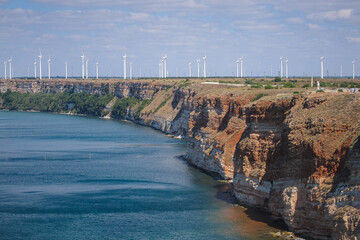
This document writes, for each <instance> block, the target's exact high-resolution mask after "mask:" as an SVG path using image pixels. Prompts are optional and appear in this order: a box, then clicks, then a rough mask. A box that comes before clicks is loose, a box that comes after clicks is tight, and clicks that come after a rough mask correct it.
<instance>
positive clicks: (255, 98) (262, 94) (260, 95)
mask: <svg viewBox="0 0 360 240" xmlns="http://www.w3.org/2000/svg"><path fill="white" fill-rule="evenodd" d="M265 96H267V94H265V93H259V94H258V95H256V96H255V97H254V99H253V100H252V101H253V102H255V101H257V100H259V99H260V98H262V97H265Z"/></svg>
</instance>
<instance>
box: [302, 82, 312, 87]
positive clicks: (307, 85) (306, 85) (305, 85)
mask: <svg viewBox="0 0 360 240" xmlns="http://www.w3.org/2000/svg"><path fill="white" fill-rule="evenodd" d="M302 87H303V88H309V87H310V84H308V83H307V84H304V85H303V86H302Z"/></svg>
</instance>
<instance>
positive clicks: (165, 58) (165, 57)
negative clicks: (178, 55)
mask: <svg viewBox="0 0 360 240" xmlns="http://www.w3.org/2000/svg"><path fill="white" fill-rule="evenodd" d="M166 62H167V55H166V54H165V56H164V78H167V69H166Z"/></svg>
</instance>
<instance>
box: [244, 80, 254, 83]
mask: <svg viewBox="0 0 360 240" xmlns="http://www.w3.org/2000/svg"><path fill="white" fill-rule="evenodd" d="M252 83H253V81H252V80H250V79H247V80H246V81H245V84H252Z"/></svg>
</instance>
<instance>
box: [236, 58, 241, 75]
mask: <svg viewBox="0 0 360 240" xmlns="http://www.w3.org/2000/svg"><path fill="white" fill-rule="evenodd" d="M239 63H240V59H238V60H236V77H237V78H238V77H239Z"/></svg>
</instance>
